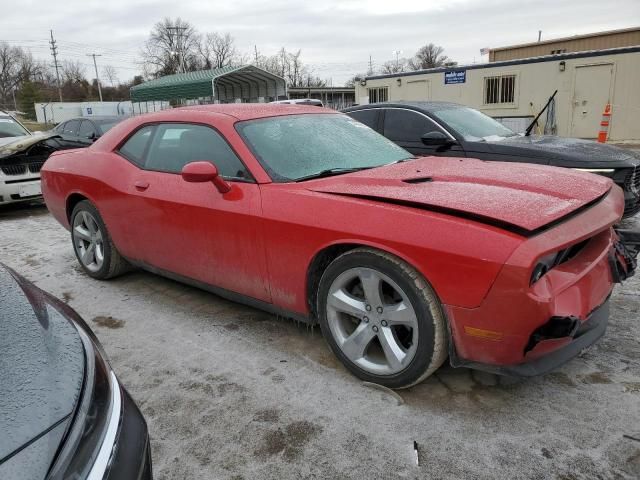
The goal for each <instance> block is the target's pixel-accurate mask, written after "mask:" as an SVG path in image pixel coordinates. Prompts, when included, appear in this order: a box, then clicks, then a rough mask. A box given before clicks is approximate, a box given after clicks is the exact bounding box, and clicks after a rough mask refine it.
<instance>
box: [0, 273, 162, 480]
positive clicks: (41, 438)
mask: <svg viewBox="0 0 640 480" xmlns="http://www.w3.org/2000/svg"><path fill="white" fill-rule="evenodd" d="M67 478H69V479H77V480H85V479H86V480H98V479H114V480H115V479H119V480H120V479H121V480H134V479H135V480H147V479H151V478H152V474H151V454H150V447H149V436H148V433H147V425H146V423H145V420H144V418H143V417H142V415H141V413H140V410H138V407H137V406H136V405H135V403H134V402H133V400H132V399H131V397H130V396H129V394H128V393H127V391H126V390H125V389H124V387H122V386H121V385H120V383H119V382H118V379H117V378H116V376H115V374H114V373H113V371H112V370H111V367H110V366H109V363H108V361H107V359H106V356H105V355H104V352H103V351H102V347H101V346H100V344H99V343H98V341H97V339H96V337H95V336H94V334H93V333H92V332H91V330H90V329H89V327H88V326H87V325H86V324H85V322H84V321H83V320H82V319H81V318H80V317H79V316H78V314H76V313H75V312H74V311H73V310H72V309H71V308H69V307H68V306H67V305H66V304H64V303H63V302H61V301H59V300H57V299H56V298H54V297H52V296H51V295H49V294H48V293H46V292H44V291H42V290H40V289H39V288H37V287H36V286H35V285H33V284H32V283H30V282H29V281H27V280H25V279H24V278H22V277H20V276H19V275H17V274H16V273H15V272H13V271H12V270H10V269H8V268H7V267H5V266H3V265H2V264H0V479H2V480H13V479H15V480H18V479H21V480H22V479H34V480H38V479H52V480H54V479H67Z"/></svg>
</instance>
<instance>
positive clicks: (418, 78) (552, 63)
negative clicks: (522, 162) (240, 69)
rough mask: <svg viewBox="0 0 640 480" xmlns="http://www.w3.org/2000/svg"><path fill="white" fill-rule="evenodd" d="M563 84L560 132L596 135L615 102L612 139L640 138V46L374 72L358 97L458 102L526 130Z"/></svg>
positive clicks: (558, 106) (559, 101) (557, 124)
mask: <svg viewBox="0 0 640 480" xmlns="http://www.w3.org/2000/svg"><path fill="white" fill-rule="evenodd" d="M556 89H557V90H558V93H557V95H556V98H555V116H554V118H555V128H554V129H553V130H552V131H553V132H555V133H557V134H558V135H561V136H566V137H579V138H596V137H597V135H598V130H599V128H600V121H601V119H602V112H603V111H604V108H605V106H606V104H607V103H610V104H611V105H612V111H613V115H612V117H611V124H610V125H611V126H610V130H609V139H610V140H612V141H640V45H639V46H635V47H625V48H615V49H608V50H597V51H589V52H578V53H564V54H555V55H546V56H541V57H534V58H526V59H521V60H511V61H505V62H491V63H484V64H474V65H467V66H457V67H453V68H437V69H430V70H422V71H417V72H406V73H402V74H392V75H379V76H372V77H367V78H366V79H365V80H363V81H362V82H360V83H359V84H358V85H356V101H357V102H358V103H359V104H366V103H375V102H384V101H397V100H440V101H450V102H456V103H460V104H463V105H468V106H470V107H473V108H477V109H479V110H481V111H482V112H484V113H486V114H487V115H490V116H492V117H494V118H497V119H499V120H500V121H502V122H503V123H505V124H507V125H508V126H510V127H511V128H513V129H514V130H516V131H518V130H519V131H522V130H524V126H525V125H527V124H528V123H529V122H530V121H531V120H532V118H533V117H534V115H535V114H536V113H537V112H538V111H539V110H540V109H541V108H542V107H543V106H544V104H545V103H546V102H547V100H548V98H549V97H550V96H551V95H552V94H553V92H554V90H556ZM544 120H545V116H544V115H543V117H542V118H541V125H542V126H543V127H544ZM550 126H551V125H550Z"/></svg>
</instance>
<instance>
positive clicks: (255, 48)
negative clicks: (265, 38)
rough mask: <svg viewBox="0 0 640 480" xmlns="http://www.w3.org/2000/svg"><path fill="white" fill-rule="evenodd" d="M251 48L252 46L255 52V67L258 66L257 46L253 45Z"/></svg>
mask: <svg viewBox="0 0 640 480" xmlns="http://www.w3.org/2000/svg"><path fill="white" fill-rule="evenodd" d="M253 48H254V50H255V52H256V67H257V66H258V46H257V45H254V46H253Z"/></svg>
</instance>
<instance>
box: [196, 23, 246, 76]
mask: <svg viewBox="0 0 640 480" xmlns="http://www.w3.org/2000/svg"><path fill="white" fill-rule="evenodd" d="M199 51H200V55H201V57H202V61H203V66H204V68H207V69H210V68H221V67H227V66H229V65H237V64H239V63H240V62H239V60H240V58H241V56H240V55H239V54H238V51H237V50H236V47H235V44H234V40H233V37H232V36H231V35H230V34H228V33H225V34H224V35H221V34H219V33H217V32H212V33H207V35H206V36H205V37H204V38H203V40H202V43H201V44H200V45H199Z"/></svg>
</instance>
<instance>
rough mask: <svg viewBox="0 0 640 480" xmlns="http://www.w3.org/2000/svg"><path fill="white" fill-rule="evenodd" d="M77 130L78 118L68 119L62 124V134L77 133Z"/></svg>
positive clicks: (78, 126)
mask: <svg viewBox="0 0 640 480" xmlns="http://www.w3.org/2000/svg"><path fill="white" fill-rule="evenodd" d="M78 130H80V120H69V121H68V122H67V123H65V124H64V134H65V135H74V136H77V135H78Z"/></svg>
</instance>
